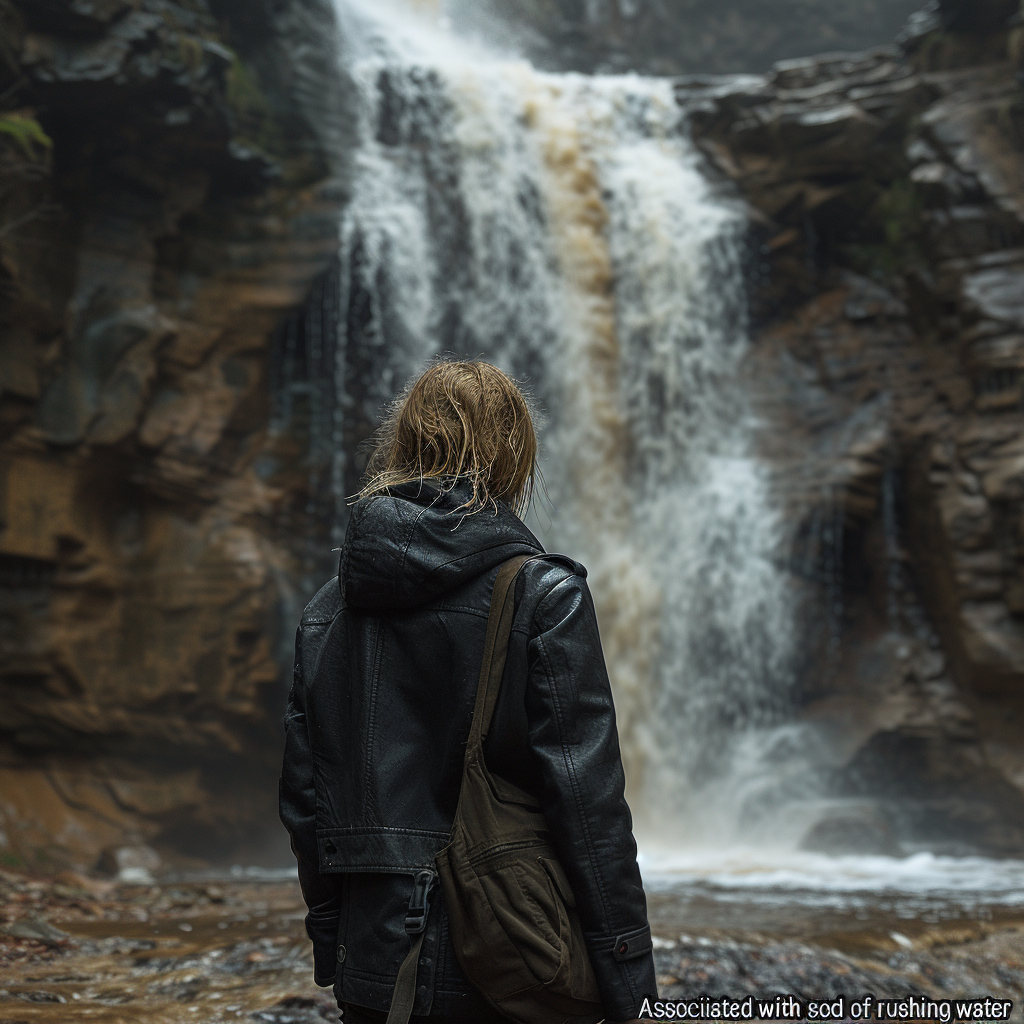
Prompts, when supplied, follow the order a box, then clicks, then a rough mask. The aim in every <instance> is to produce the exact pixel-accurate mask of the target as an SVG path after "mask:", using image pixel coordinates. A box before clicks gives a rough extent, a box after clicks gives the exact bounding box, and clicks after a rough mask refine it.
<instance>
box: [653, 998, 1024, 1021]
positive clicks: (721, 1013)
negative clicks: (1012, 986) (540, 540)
mask: <svg viewBox="0 0 1024 1024" xmlns="http://www.w3.org/2000/svg"><path fill="white" fill-rule="evenodd" d="M1012 1009H1013V1002H1012V1001H1011V1000H1009V999H995V998H993V997H992V996H981V997H980V998H976V999H925V998H923V997H920V996H907V997H906V998H904V999H877V998H876V997H875V996H873V995H870V994H868V995H865V996H864V997H863V998H861V999H852V1000H850V1001H849V1002H847V1000H846V997H845V996H840V997H839V998H838V999H809V1000H800V999H797V997H796V996H793V995H780V996H776V997H775V998H774V999H771V1000H762V999H755V998H754V997H753V996H747V997H746V998H744V999H730V998H729V997H728V996H722V997H721V998H718V999H711V998H709V997H708V996H701V997H700V998H699V999H677V1000H668V999H658V998H657V997H651V996H645V997H644V1001H643V1003H642V1004H641V1006H640V1011H639V1013H638V1016H639V1017H646V1018H653V1019H654V1020H792V1021H799V1020H805V1021H830V1020H845V1019H846V1018H847V1017H850V1018H852V1019H853V1020H915V1021H933V1020H934V1021H941V1022H942V1024H950V1022H952V1021H975V1020H1009V1018H1010V1011H1011V1010H1012Z"/></svg>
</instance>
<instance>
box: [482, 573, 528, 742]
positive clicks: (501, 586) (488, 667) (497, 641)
mask: <svg viewBox="0 0 1024 1024" xmlns="http://www.w3.org/2000/svg"><path fill="white" fill-rule="evenodd" d="M536 557H538V556H537V555H517V556H516V557H515V558H510V559H509V560H508V561H507V562H506V563H505V564H504V565H503V566H502V567H501V568H500V569H499V570H498V575H497V578H496V579H495V581H494V589H493V590H492V591H491V608H490V611H489V612H488V615H487V635H486V638H485V639H484V657H483V661H482V662H481V664H480V681H479V682H478V683H477V688H476V703H475V704H474V706H473V724H472V726H471V727H470V730H469V742H468V743H467V744H466V759H467V761H468V760H469V756H470V753H471V752H472V751H474V750H479V749H480V748H481V746H482V745H483V741H484V737H486V735H487V732H488V730H489V729H490V727H491V719H492V718H493V717H494V709H495V707H496V706H497V704H498V691H499V689H500V688H501V676H502V673H503V672H504V671H505V659H506V658H507V657H508V642H509V638H510V636H511V635H512V619H513V617H514V616H515V595H514V593H513V587H512V584H513V582H514V581H515V578H516V576H517V574H518V573H519V570H520V569H521V568H522V567H523V565H524V564H525V563H526V562H528V561H530V560H531V558H536Z"/></svg>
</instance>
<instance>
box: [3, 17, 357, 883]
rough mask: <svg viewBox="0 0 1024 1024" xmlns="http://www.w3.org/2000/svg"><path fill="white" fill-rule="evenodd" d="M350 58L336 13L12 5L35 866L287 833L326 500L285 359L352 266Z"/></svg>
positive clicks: (16, 720)
mask: <svg viewBox="0 0 1024 1024" xmlns="http://www.w3.org/2000/svg"><path fill="white" fill-rule="evenodd" d="M333 31H334V23H333V12H332V8H331V6H330V4H329V3H328V2H326V0H325V2H319V0H297V2H295V3H291V4H288V5H284V6H280V5H277V6H275V5H271V4H269V3H268V4H266V5H264V4H262V3H259V2H257V3H248V2H246V3H234V2H231V0H223V2H218V0H214V2H212V3H210V4H209V5H206V4H205V3H203V2H183V3H180V4H179V3H173V2H167V0H141V2H136V0H96V2H84V0H46V2H43V0H33V2H25V3H11V2H9V0H2V2H0V296H2V298H0V332H2V342H0V588H2V589H0V600H2V607H0V707H2V709H3V710H2V713H0V793H2V798H0V831H2V832H3V836H2V842H0V856H2V857H3V858H4V859H5V861H6V862H8V863H11V864H18V863H21V864H28V865H30V866H34V865H36V864H39V863H42V864H46V863H49V864H54V865H59V864H60V863H64V862H69V863H73V864H77V865H84V866H91V865H92V864H93V863H95V862H96V861H97V859H98V858H100V855H101V853H102V851H103V850H104V849H105V848H106V847H112V848H122V847H137V846H140V845H142V844H147V843H152V842H156V843H157V844H158V845H159V844H160V843H163V844H164V845H170V846H173V847H175V848H177V849H178V850H179V851H183V852H185V853H190V852H202V853H203V854H209V853H211V852H213V851H220V852H221V853H223V854H227V853H229V852H230V849H229V848H230V846H231V844H234V843H244V842H247V841H250V842H251V840H252V833H253V828H254V823H258V822H265V821H270V820H272V817H273V813H274V799H273V792H274V790H275V788H276V787H275V777H276V770H277V764H276V762H277V759H278V756H279V745H280V744H279V738H278V732H279V717H280V709H281V705H282V694H283V692H284V686H285V681H284V678H283V677H284V675H285V673H286V671H287V655H284V656H282V654H281V651H280V650H279V645H280V643H281V638H280V635H279V634H280V629H281V626H280V624H281V622H282V621H283V616H282V614H281V604H282V601H286V600H287V597H288V594H289V592H290V587H291V583H290V581H291V580H293V579H294V578H295V577H296V575H297V573H296V568H295V566H294V564H293V563H292V562H291V561H290V555H289V554H288V551H287V539H288V538H287V524H288V522H289V519H288V509H289V507H290V503H292V502H298V504H299V506H300V507H301V505H302V502H303V498H302V497H301V496H298V497H297V496H296V490H295V489H296V487H298V488H300V489H301V488H303V487H304V486H305V478H304V477H303V478H301V479H298V478H294V477H293V476H289V472H288V468H287V467H288V466H289V465H290V464H291V462H292V461H294V460H292V459H291V453H289V452H287V451H281V450H279V449H280V443H278V442H277V441H275V439H274V438H272V437H270V436H269V434H268V426H267V425H268V415H269V402H270V397H269V390H270V388H269V384H268V369H267V348H268V344H269V341H270V338H271V335H272V332H273V331H274V329H275V328H276V327H277V325H278V323H279V322H280V320H281V317H282V315H283V313H284V311H286V310H288V309H290V308H293V307H294V306H295V305H296V304H299V303H301V302H303V301H304V300H305V298H306V296H307V294H308V292H309V288H310V283H311V281H312V280H313V278H314V277H315V276H316V275H317V274H318V273H320V272H321V271H322V269H323V268H324V267H325V266H326V265H327V264H328V263H329V262H330V260H331V259H333V258H334V255H335V250H336V216H335V213H336V210H337V207H338V204H339V202H340V201H341V193H340V185H339V183H338V180H337V174H338V170H339V169H338V167H337V166H335V164H336V163H337V162H338V156H337V155H338V154H339V153H342V152H343V151H344V143H343V138H342V136H343V128H344V125H343V121H342V119H341V112H342V108H343V99H342V97H341V96H340V94H339V91H338V90H339V84H338V76H337V72H336V67H335V61H336V57H335V45H334V40H333ZM275 445H276V447H275ZM282 467H284V468H282ZM282 538H283V539H282ZM253 855H254V851H253V850H252V849H251V848H250V849H249V851H248V852H247V857H248V858H250V859H251V858H252V856H253ZM143 859H145V856H143ZM108 860H109V857H108Z"/></svg>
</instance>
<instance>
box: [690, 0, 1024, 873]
mask: <svg viewBox="0 0 1024 1024" xmlns="http://www.w3.org/2000/svg"><path fill="white" fill-rule="evenodd" d="M932 8H933V9H932V10H931V11H930V12H929V13H928V14H927V16H923V17H922V18H921V19H918V21H919V24H918V25H917V28H916V29H915V30H914V32H917V33H918V34H917V35H916V36H914V33H913V32H912V33H910V35H908V36H907V37H905V38H904V40H903V42H902V49H899V50H898V49H895V48H891V49H886V48H882V49H878V50H875V51H871V52H869V53H864V54H826V55H822V56H819V57H813V58H806V59H802V60H793V61H786V62H782V63H780V64H778V65H776V67H775V68H774V69H773V71H772V73H771V74H769V75H766V76H765V77H764V78H759V79H756V80H735V81H733V82H720V83H717V84H715V85H714V86H712V85H711V83H708V82H701V81H697V80H693V81H680V82H679V83H678V86H677V94H678V97H679V100H680V103H681V104H682V105H683V106H684V108H685V109H687V110H689V111H690V112H691V120H692V124H693V125H694V131H695V136H696V138H697V140H698V143H699V144H700V145H701V146H702V148H703V149H704V151H705V153H706V154H707V155H708V157H709V160H710V162H711V163H712V164H713V165H714V166H715V167H717V168H718V170H719V172H720V173H721V174H722V175H723V177H727V178H729V179H731V180H732V182H734V184H735V187H736V188H737V189H738V191H739V192H740V194H741V195H742V196H743V197H744V198H745V199H746V200H747V202H748V203H750V205H751V206H752V207H753V208H754V209H755V211H756V216H757V217H758V218H759V227H758V228H757V229H756V234H757V241H758V243H759V244H760V249H759V254H758V257H757V258H758V260H759V261H760V262H759V264H758V270H757V281H758V282H759V283H758V287H757V289H756V292H755V316H756V319H757V322H758V324H759V329H758V341H757V346H756V351H755V353H754V355H753V356H752V364H753V368H752V370H751V377H752V379H753V380H754V381H755V384H754V387H755V389H756V390H757V391H758V392H759V395H760V399H759V400H760V403H761V408H762V410H764V414H765V416H766V417H768V418H769V420H770V422H771V423H772V424H773V428H772V436H771V437H770V438H766V439H765V440H764V443H763V448H764V453H765V454H766V456H768V457H769V458H770V459H771V460H772V464H773V465H774V466H775V467H776V471H775V479H776V487H777V491H778V494H779V495H780V500H781V501H783V502H784V504H785V508H786V510H787V518H788V521H789V523H790V531H791V534H790V535H791V537H792V551H793V554H792V566H793V573H794V578H795V579H797V580H799V586H800V587H801V588H803V589H804V592H805V593H808V594H809V595H813V596H808V598H807V600H808V602H809V607H814V608H819V609H821V610H820V611H819V612H818V613H817V614H816V615H815V614H814V613H813V612H809V614H808V623H809V625H808V627H807V629H806V641H805V645H806V648H807V649H808V650H809V651H814V652H816V653H814V654H811V655H809V657H808V667H807V669H806V675H805V680H806V681H805V682H804V683H803V684H802V686H803V688H804V692H805V694H806V695H807V696H806V700H807V704H806V707H807V709H808V714H809V715H815V716H817V715H820V716H822V720H824V721H829V722H834V727H835V729H836V731H837V735H840V736H841V737H842V742H837V753H836V761H837V763H838V765H839V767H838V770H837V774H836V776H835V779H834V784H835V786H836V787H838V789H839V790H841V791H845V792H847V793H849V794H856V795H857V796H863V797H871V796H876V797H879V798H880V799H883V800H890V801H896V802H895V803H889V804H887V805H886V806H887V808H888V810H887V812H886V813H887V814H888V815H889V817H890V819H891V820H892V821H893V822H894V823H895V822H897V821H898V822H900V826H899V828H898V829H896V832H895V833H894V835H895V839H896V841H897V842H898V843H900V844H908V843H909V844H911V845H912V844H913V843H914V842H934V841H939V837H941V834H942V831H943V827H944V826H943V825H942V822H943V820H945V821H946V826H945V827H946V829H947V839H949V841H950V843H951V844H952V845H951V846H950V849H953V848H955V849H956V850H959V851H961V852H964V851H971V850H973V851H974V852H979V851H981V850H989V851H992V852H1003V853H1005V852H1007V851H1009V850H1011V849H1014V848H1016V847H1015V845H1014V844H1019V843H1021V842H1024V831H1022V828H1024V805H1022V804H1021V802H1020V801H1021V796H1022V792H1024V790H1022V788H1021V785H1022V783H1024V776H1022V775H1021V773H1020V771H1019V769H1018V768H1017V767H1015V765H1016V762H1015V761H1013V760H1012V759H1009V760H1008V759H1007V758H1005V757H1003V756H1002V755H1001V754H1000V755H998V757H996V760H995V761H989V760H988V756H989V755H988V754H987V753H986V751H988V750H992V751H996V752H998V751H1002V750H1004V749H1010V748H1011V747H1013V746H1014V745H1015V744H1016V745H1018V746H1019V745H1020V744H1021V743H1022V742H1024V732H1022V728H1024V726H1022V723H1024V718H1022V717H1021V715H1020V709H1019V694H1020V692H1021V688H1022V686H1024V660H1022V656H1024V618H1022V615H1024V585H1022V584H1021V582H1020V581H1021V568H1020V567H1021V565H1022V564H1024V534H1022V533H1021V529H1020V523H1021V521H1022V520H1021V507H1022V502H1024V448H1022V447H1021V445H1020V410H1021V408H1022V402H1024V374H1022V366H1024V356H1022V351H1024V346H1022V343H1021V337H1022V336H1024V335H1022V330H1024V319H1022V318H1024V305H1022V303H1024V258H1022V256H1021V248H1020V247H1021V245H1022V244H1024V189H1022V182H1024V178H1022V177H1021V167H1022V166H1024V163H1022V156H1021V150H1020V134H1019V131H1017V129H1016V128H1014V127H1013V125H1014V124H1016V122H1012V121H1011V120H1007V119H1006V118H1003V117H1001V115H999V114H998V113H997V111H999V110H1009V109H1017V107H1016V106H1015V105H1016V104H1019V91H1018V90H1019V87H1018V84H1017V82H1016V80H1015V79H1014V78H1013V73H1012V70H1011V69H1010V67H1009V66H1008V65H1007V64H1006V63H1005V62H1002V54H1003V53H1005V45H1006V25H1005V21H1006V17H1008V15H1007V10H1008V5H1005V4H1004V5H1000V4H999V3H993V4H986V5H958V4H956V3H950V4H946V5H942V7H941V9H939V6H938V5H932ZM968 8H970V10H968ZM929 34H931V36H929ZM911 36H914V39H916V40H917V41H916V42H914V41H913V40H912V39H911ZM929 38H930V40H931V41H930V42H926V40H927V39H929ZM1000 47H1003V50H1002V51H1000ZM890 639H891V640H892V645H891V644H890ZM897 641H898V643H897ZM900 644H902V645H903V646H904V647H906V650H907V652H908V655H907V657H906V658H903V659H899V658H895V657H894V656H893V651H895V649H896V646H899V645H900ZM893 645H895V646H893ZM890 646H892V650H889V647H890ZM924 651H932V652H935V653H936V654H937V655H938V660H937V662H936V664H937V665H938V666H939V667H935V666H930V665H925V663H924V660H923V659H924V654H923V652H924ZM830 652H831V653H830ZM880 652H882V654H880ZM883 655H884V656H883ZM901 666H902V667H901ZM890 759H891V761H890ZM896 764H903V765H904V767H905V770H904V771H895V770H894V769H893V766H894V765H896ZM942 765H945V766H947V768H948V771H947V768H944V769H943V770H942V771H939V767H938V766H942ZM887 766H888V767H887ZM933 772H938V774H937V775H934V779H938V778H940V777H941V778H942V779H943V780H944V781H943V782H942V783H941V785H942V786H946V787H948V788H949V790H950V793H949V794H947V797H948V799H946V798H943V796H942V794H941V793H940V792H939V789H934V790H932V789H929V786H928V785H925V784H924V782H923V781H922V780H924V779H926V778H933V776H932V774H930V773H933ZM929 785H931V784H929ZM935 785H936V786H939V785H940V784H939V783H937V782H936V783H935ZM844 787H846V788H845V789H844ZM872 787H874V788H872ZM957 787H961V788H962V793H961V795H960V796H957V797H955V798H954V797H953V796H952V795H950V794H951V793H952V791H953V790H956V789H957ZM940 788H941V787H940ZM901 793H902V795H901ZM968 794H969V795H968ZM944 799H945V802H943V801H944ZM915 800H916V801H918V803H917V804H916V810H915V809H914V806H915V805H914V801H915ZM894 827H895V826H894ZM844 835H845V839H844ZM915 836H916V838H915ZM856 837H857V829H856V826H855V823H853V822H845V821H844V820H842V819H841V818H840V819H837V820H836V821H835V822H833V823H832V824H828V823H827V822H825V823H822V825H821V831H820V833H817V834H814V833H812V834H811V835H810V836H809V837H808V838H809V841H810V842H811V843H812V844H813V845H816V846H817V845H819V844H824V846H825V847H828V848H829V849H833V850H838V849H840V848H841V847H842V845H843V843H844V842H849V843H851V844H853V843H855V842H856V841H857V838H856ZM880 841H881V842H882V844H883V845H886V844H887V843H888V840H880Z"/></svg>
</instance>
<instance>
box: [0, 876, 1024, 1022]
mask: <svg viewBox="0 0 1024 1024" xmlns="http://www.w3.org/2000/svg"><path fill="white" fill-rule="evenodd" d="M819 861H820V863H819V864H818V870H819V871H824V872H826V873H827V875H828V880H829V881H830V882H831V888H830V889H827V890H824V889H822V888H820V886H821V885H822V883H823V882H824V881H826V879H824V878H817V879H815V878H814V875H813V870H812V867H811V865H809V864H805V865H804V866H803V872H804V873H803V874H802V875H801V874H799V873H798V872H796V871H795V870H793V869H792V866H791V868H790V870H789V871H788V873H787V871H786V870H784V869H782V868H779V869H778V870H777V871H776V873H775V875H774V876H773V877H768V876H764V877H761V878H760V879H759V880H758V879H757V878H751V877H746V878H744V877H742V876H740V875H732V876H731V878H730V875H729V872H728V871H727V870H724V867H723V870H722V871H720V872H718V874H717V875H714V874H712V873H710V872H708V873H706V874H705V875H704V876H703V877H702V878H696V877H695V876H691V877H689V878H688V879H687V878H684V877H683V876H682V875H678V876H676V877H675V878H674V879H671V878H669V877H668V876H662V875H658V876H654V875H652V876H650V877H648V880H647V884H648V888H649V897H650V907H651V920H652V927H653V932H654V936H655V962H656V965H657V970H658V984H659V989H660V992H661V995H662V997H663V998H667V999H684V998H689V999H693V998H698V997H699V996H700V995H701V994H706V995H709V996H722V995H726V996H735V997H738V996H744V997H745V996H746V995H748V994H749V995H754V996H755V997H759V998H765V999H770V998H774V996H775V995H776V994H777V993H780V992H781V993H796V994H797V996H798V998H800V999H803V1000H807V999H815V998H818V999H824V998H829V999H835V998H836V997H837V996H840V995H842V996H845V997H846V998H847V1000H848V1001H849V1000H850V999H853V998H859V997H861V996H863V994H864V993H866V992H870V993H873V994H874V995H875V996H877V997H885V998H903V997H906V996H908V995H911V994H916V995H918V996H921V995H924V996H928V997H929V998H935V999H943V998H957V997H964V996H972V997H973V996H978V995H981V996H993V997H995V998H998V999H1003V1000H1006V999H1009V1000H1013V1002H1014V1010H1013V1014H1012V1018H1011V1019H1013V1020H1021V1019H1022V1015H1021V1012H1020V1004H1021V999H1022V998H1024V906H1022V904H1021V891H1022V890H1021V888H1020V885H1019V878H1017V877H1016V876H1015V872H1016V874H1019V873H1020V872H1021V871H1024V866H1022V865H1020V864H1016V866H1013V865H1010V866H1006V865H1003V866H1002V867H1001V866H1000V865H999V864H998V863H996V862H981V861H979V862H977V863H974V864H973V865H966V864H965V863H964V862H963V861H959V862H954V861H948V862H943V861H942V859H940V858H934V859H932V860H931V861H930V862H929V864H928V865H924V864H919V865H917V868H918V870H917V871H916V872H913V874H914V875H915V877H916V878H917V879H918V882H917V883H916V888H914V887H913V886H911V888H909V889H908V888H906V886H904V888H903V889H899V888H898V887H897V886H898V885H899V882H898V879H899V877H900V873H901V870H902V872H903V877H904V881H906V878H907V877H908V872H907V870H906V868H905V867H904V868H903V869H901V868H900V867H899V865H900V864H904V865H905V862H899V861H891V860H890V859H888V858H851V859H849V860H848V862H847V863H846V864H845V865H840V866H839V868H838V869H837V867H836V865H835V864H834V863H832V864H830V865H829V864H826V863H825V861H826V858H819ZM956 864H959V868H957V867H956V866H955V865H956ZM986 865H987V866H986ZM957 871H960V873H961V876H962V875H964V874H967V873H969V874H970V877H971V878H973V879H974V882H973V884H975V886H976V888H975V890H973V891H972V892H969V891H967V890H965V889H964V888H963V883H964V881H965V879H964V878H963V877H959V878H958V877H957ZM922 878H930V880H931V888H929V887H927V886H923V885H922V883H921V879H922ZM886 879H887V880H888V884H889V885H890V886H891V888H890V889H888V890H885V889H882V890H880V891H879V890H878V889H870V890H869V889H865V888H864V886H866V885H874V886H878V885H880V884H882V885H884V884H885V880H886ZM944 884H950V885H956V886H958V887H959V888H957V890H956V891H955V892H953V891H949V890H946V889H943V888H942V886H943V885H944ZM801 885H803V886H805V888H803V889H801V888H800V886H801ZM814 885H818V886H819V888H817V889H814V888H812V886H814ZM1013 886H1017V888H1016V890H1015V891H1012V889H1011V887H1013ZM825 892H828V893H829V895H823V893H825ZM816 894H817V895H816ZM0 906H2V907H3V918H4V920H3V921H2V922H0V1021H2V1022H4V1024H68V1022H86V1021H90V1022H96V1024H134V1022H136V1021H137V1022H140V1024H141V1022H143V1021H145V1022H146V1024H184V1022H191V1024H220V1022H227V1021H253V1022H257V1024H258V1022H269V1024H320V1022H322V1021H325V1020H329V1021H334V1020H337V1018H338V1014H337V1010H336V1009H335V1007H334V1003H333V999H332V997H331V992H330V990H329V989H324V990H318V989H317V988H315V987H314V985H313V979H312V957H311V955H310V947H309V943H308V941H307V939H306V936H305V932H304V930H303V926H302V918H303V915H304V913H305V908H304V907H303V906H302V902H301V898H300V895H299V890H298V884H297V882H295V881H294V880H291V879H282V878H273V877H268V876H267V875H266V874H265V873H263V874H261V873H259V872H255V871H249V872H242V871H240V870H239V869H236V870H235V872H234V874H228V873H224V874H222V875H219V876H217V875H208V876H205V877H202V878H197V877H192V878H188V879H181V880H178V881H173V880H160V881H157V882H154V883H146V884H127V883H113V882H97V881H95V880H92V879H86V878H83V877H80V876H76V875H73V874H69V873H67V874H65V875H63V876H61V877H60V878H59V879H58V880H57V881H56V882H55V881H53V880H46V881H43V880H38V879H32V878H27V877H24V876H18V875H14V874H10V873H7V872H2V871H0Z"/></svg>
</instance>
